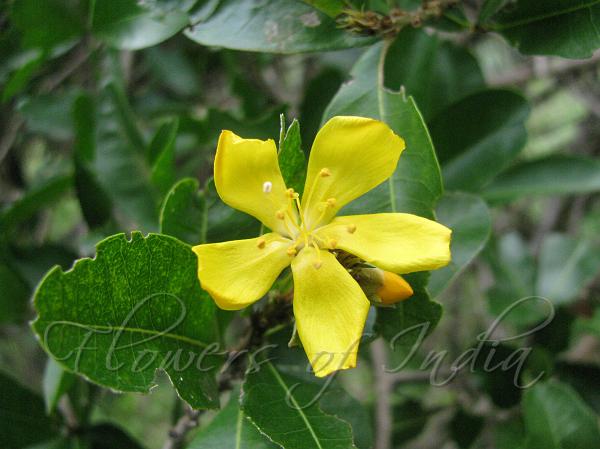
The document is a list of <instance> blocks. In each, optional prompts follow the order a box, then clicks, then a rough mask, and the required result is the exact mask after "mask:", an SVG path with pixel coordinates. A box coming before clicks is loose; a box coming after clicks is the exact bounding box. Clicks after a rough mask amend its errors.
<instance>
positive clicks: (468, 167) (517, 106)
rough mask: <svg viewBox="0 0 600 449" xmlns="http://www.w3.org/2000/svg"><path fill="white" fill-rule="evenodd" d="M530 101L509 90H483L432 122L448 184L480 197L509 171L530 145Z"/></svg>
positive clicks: (445, 183)
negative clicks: (526, 144)
mask: <svg viewBox="0 0 600 449" xmlns="http://www.w3.org/2000/svg"><path fill="white" fill-rule="evenodd" d="M528 114H529V107H528V105H527V101H526V100H525V99H524V98H523V97H522V96H521V95H519V94H516V93H514V92H512V91H508V90H485V91H482V92H479V93H475V94H473V95H470V96H468V97H466V98H464V99H462V100H460V101H458V102H457V103H454V104H452V105H450V106H449V107H448V108H446V109H445V110H443V111H442V112H440V113H439V114H438V115H437V116H436V117H435V118H434V119H433V120H432V121H431V122H430V130H431V137H432V139H433V142H434V143H435V146H436V150H437V154H438V157H439V159H440V163H441V164H442V172H443V175H444V185H445V186H446V188H448V189H456V190H465V191H470V192H477V191H479V190H480V189H481V188H482V187H484V186H485V185H486V184H488V183H489V182H490V181H491V180H492V179H493V178H494V177H495V176H496V175H497V174H498V173H499V172H500V171H502V170H503V169H504V168H506V167H507V166H508V165H509V164H510V163H511V162H512V160H513V159H514V158H515V157H516V156H517V155H518V154H519V152H520V151H521V149H522V148H523V146H524V145H525V142H526V140H527V133H526V130H525V126H524V122H525V119H526V118H527V115H528Z"/></svg>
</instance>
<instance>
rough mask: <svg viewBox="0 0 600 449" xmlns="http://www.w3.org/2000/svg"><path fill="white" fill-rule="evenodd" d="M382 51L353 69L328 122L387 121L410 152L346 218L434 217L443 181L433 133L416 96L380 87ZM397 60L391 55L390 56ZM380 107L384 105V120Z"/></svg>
mask: <svg viewBox="0 0 600 449" xmlns="http://www.w3.org/2000/svg"><path fill="white" fill-rule="evenodd" d="M390 50H391V49H390ZM380 53H381V45H377V46H374V47H373V48H371V49H369V50H368V51H367V52H365V54H363V56H362V57H361V58H360V59H359V61H358V62H357V63H356V65H355V66H354V67H353V69H352V72H351V73H352V75H353V77H354V79H353V80H352V81H351V82H349V83H346V84H344V85H343V86H342V87H341V88H340V90H339V91H338V93H337V94H336V96H335V97H334V98H333V100H332V101H331V103H330V104H329V106H328V108H327V110H326V111H325V114H324V117H323V122H325V121H326V120H327V119H329V118H331V117H333V116H336V115H357V116H363V117H372V118H376V119H380V120H381V119H383V121H385V122H386V123H387V124H388V125H389V126H390V127H391V128H392V129H393V130H394V132H395V133H396V134H398V135H399V136H401V137H402V138H403V139H404V140H405V142H406V150H404V152H403V153H402V156H401V157H400V161H399V163H398V167H397V168H396V171H395V172H394V174H393V175H392V176H391V178H390V179H389V180H388V182H385V183H383V184H381V185H380V186H378V187H376V188H375V189H373V190H372V191H370V192H369V193H367V194H366V195H363V196H362V197H361V198H359V199H357V200H356V201H353V202H352V203H351V204H350V205H348V206H347V207H345V208H344V209H343V214H354V213H359V214H360V213H362V214H364V213H375V212H390V211H393V212H410V213H414V214H417V215H421V216H424V217H428V218H433V209H434V207H435V204H436V202H437V200H438V198H439V197H440V196H441V194H442V181H441V176H440V170H439V165H438V162H437V159H436V155H435V151H434V149H433V145H432V143H431V139H430V137H429V132H428V130H427V126H426V125H425V123H424V121H423V117H422V116H421V114H420V112H419V110H418V108H417V106H416V104H415V102H414V100H413V99H412V98H410V97H409V98H404V97H403V96H402V95H401V94H397V93H393V92H390V91H389V90H387V89H385V88H378V87H377V86H378V82H377V81H378V79H377V65H378V60H379V57H380ZM395 56H396V55H395V54H389V53H388V55H387V58H393V57H395ZM378 104H381V105H382V107H383V115H384V117H381V115H382V114H381V113H380V111H379V107H378ZM368 150H369V149H368V148H365V151H368Z"/></svg>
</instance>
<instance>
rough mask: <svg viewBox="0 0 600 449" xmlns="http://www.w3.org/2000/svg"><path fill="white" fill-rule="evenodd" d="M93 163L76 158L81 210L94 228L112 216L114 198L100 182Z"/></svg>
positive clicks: (76, 185)
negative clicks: (92, 167)
mask: <svg viewBox="0 0 600 449" xmlns="http://www.w3.org/2000/svg"><path fill="white" fill-rule="evenodd" d="M90 166H91V164H87V163H86V162H83V161H79V160H78V159H75V178H74V181H75V182H74V183H75V192H76V193H77V199H78V200H79V206H80V207H81V212H82V214H83V217H84V218H85V221H86V223H87V224H88V226H89V227H90V228H91V229H93V228H96V227H98V226H102V225H104V224H106V223H107V222H108V221H109V220H110V218H111V216H112V207H113V206H112V200H111V198H110V197H109V196H108V194H107V193H106V191H105V190H104V188H103V187H102V186H101V185H100V183H99V182H98V179H97V178H96V174H95V173H94V172H93V170H92V169H91V168H90Z"/></svg>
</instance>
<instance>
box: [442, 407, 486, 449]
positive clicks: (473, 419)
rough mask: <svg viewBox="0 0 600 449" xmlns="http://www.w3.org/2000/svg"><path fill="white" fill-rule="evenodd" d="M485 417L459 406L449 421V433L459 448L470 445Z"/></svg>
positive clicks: (465, 448)
mask: <svg viewBox="0 0 600 449" xmlns="http://www.w3.org/2000/svg"><path fill="white" fill-rule="evenodd" d="M484 423H485V418H483V417H482V416H478V415H474V414H472V413H469V412H468V411H466V410H464V409H463V408H462V407H461V408H459V409H458V410H457V411H456V413H455V414H454V416H453V417H452V421H450V434H451V435H452V439H453V440H454V441H455V442H456V443H457V444H458V447H460V448H461V449H468V448H470V447H472V445H473V443H474V442H475V440H476V439H477V437H478V436H479V434H480V433H481V431H482V429H483V426H484Z"/></svg>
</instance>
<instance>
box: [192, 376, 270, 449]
mask: <svg viewBox="0 0 600 449" xmlns="http://www.w3.org/2000/svg"><path fill="white" fill-rule="evenodd" d="M239 397H240V392H239V389H237V388H236V389H234V390H233V391H232V392H231V397H230V398H229V402H228V403H227V405H226V406H225V407H223V409H222V410H221V411H220V412H219V414H218V415H217V416H215V418H214V419H213V420H212V421H211V422H210V423H209V424H208V425H207V426H206V427H203V428H202V429H201V430H200V431H199V432H198V433H197V434H196V435H195V436H194V438H192V440H191V441H190V442H189V444H188V445H187V446H186V448H187V449H215V448H219V449H274V448H278V447H280V446H279V445H276V444H274V443H272V442H271V441H270V440H268V439H267V437H265V436H264V435H262V434H261V433H260V432H259V430H258V429H257V428H256V426H255V425H254V424H252V422H251V421H250V420H249V419H248V418H247V417H246V415H245V414H244V412H243V411H242V410H241V408H240V403H239Z"/></svg>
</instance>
